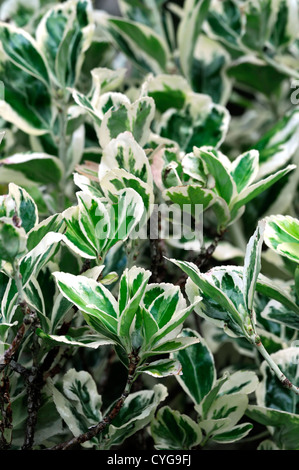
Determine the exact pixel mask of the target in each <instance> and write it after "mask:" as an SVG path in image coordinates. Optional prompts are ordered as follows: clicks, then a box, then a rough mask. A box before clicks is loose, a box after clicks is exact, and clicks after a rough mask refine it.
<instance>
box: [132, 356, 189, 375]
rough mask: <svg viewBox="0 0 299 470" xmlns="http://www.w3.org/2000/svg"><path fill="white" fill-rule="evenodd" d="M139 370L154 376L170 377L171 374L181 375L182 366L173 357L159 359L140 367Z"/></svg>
mask: <svg viewBox="0 0 299 470" xmlns="http://www.w3.org/2000/svg"><path fill="white" fill-rule="evenodd" d="M138 372H140V373H141V372H142V373H143V372H145V373H146V374H149V375H152V376H153V377H157V378H161V377H168V376H169V375H181V373H182V366H181V364H180V363H179V362H178V361H175V360H173V359H159V360H158V361H154V362H151V363H150V364H149V365H144V366H142V367H140V368H139V369H138Z"/></svg>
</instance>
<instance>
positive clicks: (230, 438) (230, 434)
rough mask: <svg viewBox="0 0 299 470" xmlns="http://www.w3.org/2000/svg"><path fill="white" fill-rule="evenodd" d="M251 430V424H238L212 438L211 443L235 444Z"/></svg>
mask: <svg viewBox="0 0 299 470" xmlns="http://www.w3.org/2000/svg"><path fill="white" fill-rule="evenodd" d="M252 428H253V424H251V423H243V424H239V425H237V426H234V427H233V428H232V429H230V430H228V431H224V432H220V433H219V434H217V435H216V436H215V437H214V438H213V441H215V442H219V443H229V442H236V441H239V440H240V439H243V438H244V437H246V436H247V435H248V434H249V433H250V431H251V430H252Z"/></svg>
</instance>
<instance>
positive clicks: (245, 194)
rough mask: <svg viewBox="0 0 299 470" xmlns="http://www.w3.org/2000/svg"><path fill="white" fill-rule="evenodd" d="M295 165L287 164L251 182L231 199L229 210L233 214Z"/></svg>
mask: <svg viewBox="0 0 299 470" xmlns="http://www.w3.org/2000/svg"><path fill="white" fill-rule="evenodd" d="M294 168H296V167H295V165H288V166H287V167H286V168H284V169H283V170H279V171H277V172H276V173H274V174H273V175H270V176H268V177H267V178H265V179H262V180H260V181H257V182H256V183H253V184H251V185H250V186H248V187H247V188H246V189H245V190H243V191H242V193H241V194H239V195H238V196H236V197H235V198H234V200H233V201H231V210H232V212H233V214H235V213H236V211H237V210H239V209H240V207H242V206H244V205H246V204H247V203H248V202H249V201H251V200H252V199H254V198H255V197H257V196H258V195H259V194H261V193H263V192H264V191H265V190H266V189H268V188H270V187H271V186H272V185H273V184H274V183H276V182H277V181H279V180H280V179H281V178H282V177H283V176H285V175H286V174H287V173H289V172H290V171H292V170H294Z"/></svg>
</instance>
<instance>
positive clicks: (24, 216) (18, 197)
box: [9, 183, 38, 233]
mask: <svg viewBox="0 0 299 470" xmlns="http://www.w3.org/2000/svg"><path fill="white" fill-rule="evenodd" d="M9 195H10V197H11V198H12V200H13V201H14V203H15V212H14V215H15V216H17V217H19V219H20V224H21V225H22V227H23V228H24V230H25V232H26V233H28V232H29V231H30V230H31V229H33V228H34V227H35V226H36V225H37V223H38V211H37V207H36V204H35V202H34V200H33V199H32V197H31V196H29V194H28V193H27V191H25V190H24V189H23V188H21V187H20V186H17V185H16V184H14V183H10V184H9ZM17 225H18V224H17Z"/></svg>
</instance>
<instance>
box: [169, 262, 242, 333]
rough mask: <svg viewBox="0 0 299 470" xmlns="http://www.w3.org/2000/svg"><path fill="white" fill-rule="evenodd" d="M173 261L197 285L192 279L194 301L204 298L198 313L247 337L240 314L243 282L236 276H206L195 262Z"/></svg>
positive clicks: (189, 287)
mask: <svg viewBox="0 0 299 470" xmlns="http://www.w3.org/2000/svg"><path fill="white" fill-rule="evenodd" d="M170 261H171V262H173V263H174V264H176V265H177V266H178V267H180V268H181V269H182V270H183V271H184V272H185V273H186V274H187V275H188V276H189V277H190V279H191V281H192V282H193V285H192V283H191V282H190V281H189V280H188V281H187V285H186V292H187V295H188V298H189V300H190V302H193V301H194V299H196V298H197V297H198V296H199V295H201V296H202V297H203V299H202V301H201V302H200V303H199V304H198V306H197V307H196V308H195V311H196V312H197V313H199V314H200V315H202V314H203V316H204V317H205V318H210V319H212V320H215V321H216V323H217V324H218V325H219V326H220V325H222V326H224V325H225V326H226V327H227V328H229V329H230V330H232V331H233V332H234V334H237V335H238V336H243V335H244V331H243V321H242V318H241V316H240V313H239V304H240V303H243V297H242V296H243V294H242V283H241V280H240V279H239V278H238V277H237V276H235V275H234V274H233V273H229V272H224V273H223V274H222V275H218V274H217V273H216V272H215V275H213V273H211V272H209V273H207V274H203V273H201V272H200V271H199V269H198V268H197V267H196V265H195V264H193V263H190V262H187V261H177V260H174V259H172V260H170ZM219 274H220V273H219Z"/></svg>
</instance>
